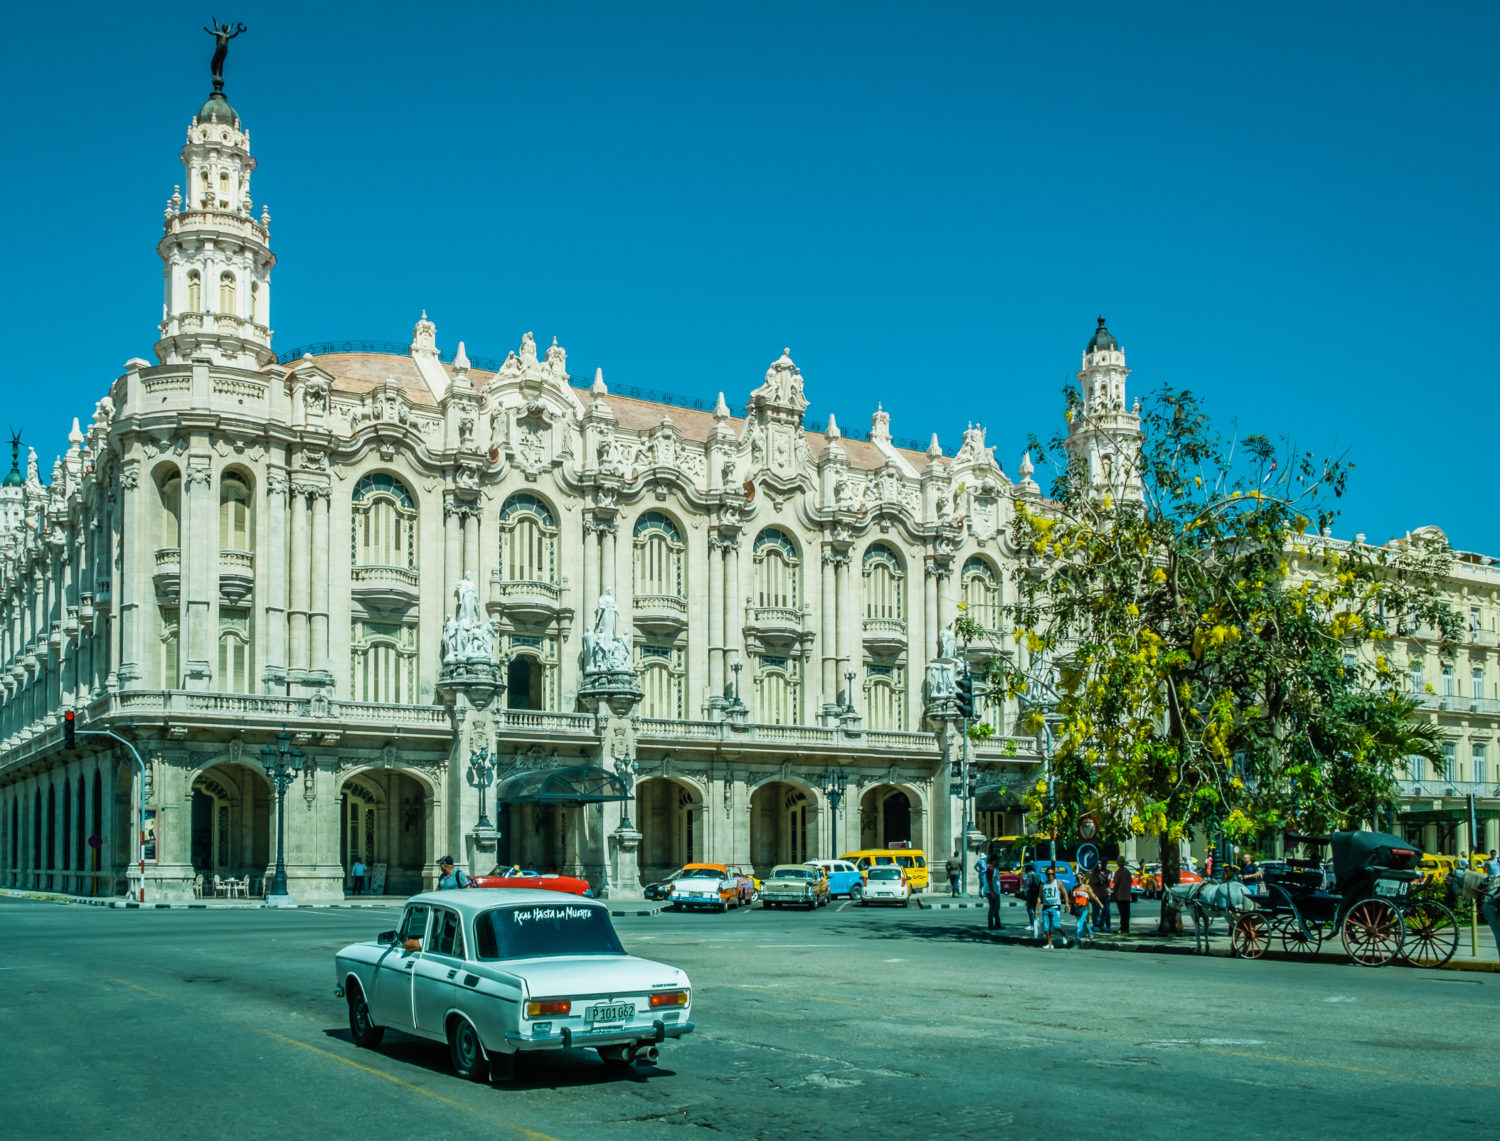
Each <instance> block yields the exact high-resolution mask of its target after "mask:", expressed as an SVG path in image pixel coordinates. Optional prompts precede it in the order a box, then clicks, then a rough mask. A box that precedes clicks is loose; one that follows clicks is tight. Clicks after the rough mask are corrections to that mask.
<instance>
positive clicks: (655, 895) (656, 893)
mask: <svg viewBox="0 0 1500 1141" xmlns="http://www.w3.org/2000/svg"><path fill="white" fill-rule="evenodd" d="M681 875H682V869H681V868H678V869H677V870H676V871H675V872H673V873H672V874H671V875H669V876H667V877H666V878H665V879H660V880H657V881H656V882H655V883H648V884H647V885H646V887H645V889H644V890H645V893H646V898H647V899H657V900H661V899H667V898H669V897H670V896H671V894H672V885H673V884H674V883H676V882H677V879H678V877H679V876H681Z"/></svg>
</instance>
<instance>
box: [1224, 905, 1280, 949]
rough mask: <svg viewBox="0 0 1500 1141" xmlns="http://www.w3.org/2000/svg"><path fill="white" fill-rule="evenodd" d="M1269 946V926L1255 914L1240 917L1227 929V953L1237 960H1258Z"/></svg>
mask: <svg viewBox="0 0 1500 1141" xmlns="http://www.w3.org/2000/svg"><path fill="white" fill-rule="evenodd" d="M1270 945H1271V925H1270V924H1269V923H1267V922H1266V917H1265V916H1264V915H1261V914H1259V913H1257V912H1253V911H1252V912H1251V913H1250V914H1249V915H1241V916H1240V917H1239V918H1238V919H1236V920H1235V921H1234V926H1232V927H1231V928H1230V929H1229V953H1230V954H1231V955H1233V956H1234V957H1235V958H1237V959H1258V958H1260V957H1261V956H1262V955H1264V954H1265V953H1266V948H1267V947H1269V946H1270Z"/></svg>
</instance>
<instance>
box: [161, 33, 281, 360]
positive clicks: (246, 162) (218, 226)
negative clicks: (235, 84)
mask: <svg viewBox="0 0 1500 1141" xmlns="http://www.w3.org/2000/svg"><path fill="white" fill-rule="evenodd" d="M204 30H205V31H208V32H209V33H210V34H211V35H213V36H214V37H215V39H216V40H217V41H218V46H217V49H216V50H215V52H214V57H213V64H212V70H213V83H214V86H213V91H212V92H211V93H210V94H209V96H208V98H207V99H206V100H204V103H203V106H201V107H199V108H198V111H197V114H195V115H194V116H193V121H192V122H191V123H190V124H189V125H188V132H187V143H186V145H185V146H184V147H183V148H182V153H181V156H180V157H181V159H182V165H183V170H184V185H183V186H178V187H175V188H174V189H173V193H172V197H171V200H170V201H169V202H168V203H167V209H166V218H165V221H164V225H163V230H164V232H163V234H162V239H161V241H160V242H159V243H158V244H157V247H156V251H157V253H158V254H160V255H161V260H162V267H163V271H162V275H163V279H164V287H165V297H164V302H163V305H162V320H161V326H160V330H161V339H160V340H159V341H157V342H156V356H157V359H158V360H159V361H161V363H162V364H180V363H185V362H186V361H189V360H191V359H192V358H193V357H194V356H197V355H200V354H203V353H207V354H208V355H209V356H210V357H211V358H212V360H213V362H214V363H215V364H220V365H227V366H230V367H235V368H246V369H258V368H261V367H262V366H263V365H266V364H269V363H271V362H272V361H274V360H275V359H276V354H275V353H274V352H273V351H272V349H271V317H270V314H271V269H272V267H274V266H275V264H276V257H275V255H274V254H272V253H271V236H270V227H271V213H270V211H269V210H268V209H267V208H265V207H262V208H261V212H260V217H259V218H258V219H257V218H256V217H255V215H254V203H253V202H252V200H251V197H250V175H251V172H252V171H254V170H255V158H254V157H253V156H252V155H251V154H250V132H249V131H247V130H245V129H244V124H243V123H241V122H240V116H239V113H238V112H237V111H235V109H234V108H233V107H231V106H230V105H229V100H228V99H227V98H226V97H225V95H224V60H225V57H226V56H227V55H228V53H229V41H230V40H232V39H234V37H235V36H238V35H239V34H240V33H241V32H243V31H244V30H245V25H244V24H238V25H234V26H231V25H228V24H224V25H220V24H219V23H218V22H217V21H215V23H214V26H213V27H212V28H208V29H204Z"/></svg>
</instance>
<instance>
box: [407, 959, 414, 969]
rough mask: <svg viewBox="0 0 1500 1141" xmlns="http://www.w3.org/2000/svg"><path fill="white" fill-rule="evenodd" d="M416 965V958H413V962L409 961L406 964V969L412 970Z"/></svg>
mask: <svg viewBox="0 0 1500 1141" xmlns="http://www.w3.org/2000/svg"><path fill="white" fill-rule="evenodd" d="M416 965H417V963H416V960H415V959H413V960H412V961H411V962H409V963H407V964H406V969H407V970H411V969H412V968H413V967H414V966H416Z"/></svg>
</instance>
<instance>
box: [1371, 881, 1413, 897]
mask: <svg viewBox="0 0 1500 1141" xmlns="http://www.w3.org/2000/svg"><path fill="white" fill-rule="evenodd" d="M1375 894H1376V895H1405V894H1406V882H1405V881H1404V880H1376V881H1375Z"/></svg>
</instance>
